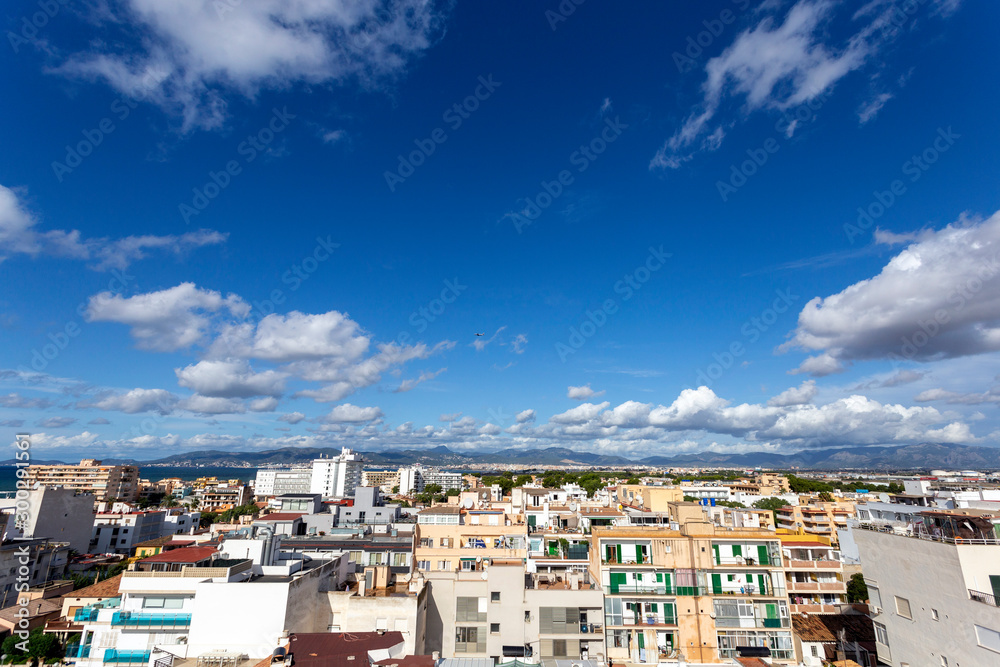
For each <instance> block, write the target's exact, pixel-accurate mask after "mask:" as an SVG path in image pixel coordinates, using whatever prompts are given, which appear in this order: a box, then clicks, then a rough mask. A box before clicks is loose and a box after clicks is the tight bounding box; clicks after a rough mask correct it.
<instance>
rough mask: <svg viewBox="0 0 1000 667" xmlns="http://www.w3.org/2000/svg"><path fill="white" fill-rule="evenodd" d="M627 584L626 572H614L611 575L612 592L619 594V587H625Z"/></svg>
mask: <svg viewBox="0 0 1000 667" xmlns="http://www.w3.org/2000/svg"><path fill="white" fill-rule="evenodd" d="M624 583H625V573H624V572H612V573H611V592H612V593H613V594H614V593H617V592H618V587H619V586H622V585H624Z"/></svg>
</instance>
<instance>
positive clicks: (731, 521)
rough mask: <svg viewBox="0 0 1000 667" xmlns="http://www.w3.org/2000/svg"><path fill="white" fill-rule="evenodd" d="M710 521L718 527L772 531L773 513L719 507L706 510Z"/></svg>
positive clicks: (773, 525) (710, 507) (769, 511)
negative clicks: (710, 518)
mask: <svg viewBox="0 0 1000 667" xmlns="http://www.w3.org/2000/svg"><path fill="white" fill-rule="evenodd" d="M706 509H707V510H708V513H709V516H711V517H712V520H713V521H714V522H715V523H717V524H719V525H720V526H726V527H729V528H763V529H765V530H774V528H775V524H774V512H772V511H771V510H758V509H751V508H742V507H722V506H721V505H715V506H709V507H707V508H706Z"/></svg>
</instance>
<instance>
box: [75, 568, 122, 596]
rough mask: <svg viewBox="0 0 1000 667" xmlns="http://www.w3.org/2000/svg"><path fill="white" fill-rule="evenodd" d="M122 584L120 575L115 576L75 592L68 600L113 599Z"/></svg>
mask: <svg viewBox="0 0 1000 667" xmlns="http://www.w3.org/2000/svg"><path fill="white" fill-rule="evenodd" d="M121 583H122V575H120V574H116V575H115V576H113V577H111V578H110V579H105V580H104V581H98V582H97V583H95V584H91V585H90V586H84V587H83V588H81V589H79V590H75V591H73V592H72V593H70V594H69V595H67V596H66V597H68V598H113V597H117V596H118V587H119V585H120V584H121Z"/></svg>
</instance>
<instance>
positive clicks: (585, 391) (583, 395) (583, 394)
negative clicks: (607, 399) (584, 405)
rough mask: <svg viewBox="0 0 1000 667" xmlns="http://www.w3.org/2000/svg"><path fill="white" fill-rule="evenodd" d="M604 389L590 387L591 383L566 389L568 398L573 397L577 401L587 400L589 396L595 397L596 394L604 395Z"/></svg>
mask: <svg viewBox="0 0 1000 667" xmlns="http://www.w3.org/2000/svg"><path fill="white" fill-rule="evenodd" d="M603 395H604V391H603V390H602V391H594V390H593V389H591V388H590V383H589V382H588V383H587V384H585V385H583V386H582V387H573V386H570V387H569V388H568V389H567V390H566V398H572V399H573V400H575V401H585V400H587V399H588V398H593V397H595V396H603Z"/></svg>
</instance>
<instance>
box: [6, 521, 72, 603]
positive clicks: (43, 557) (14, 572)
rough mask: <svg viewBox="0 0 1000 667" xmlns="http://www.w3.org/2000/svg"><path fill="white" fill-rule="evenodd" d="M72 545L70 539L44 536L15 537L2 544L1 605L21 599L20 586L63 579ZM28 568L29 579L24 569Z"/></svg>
mask: <svg viewBox="0 0 1000 667" xmlns="http://www.w3.org/2000/svg"><path fill="white" fill-rule="evenodd" d="M69 552H70V547H69V544H68V543H66V542H57V541H54V540H48V539H43V538H36V539H23V540H13V541H11V542H4V543H3V544H2V545H0V589H2V590H3V595H2V596H0V608H2V607H7V606H10V605H11V604H13V603H14V601H16V600H17V599H18V590H17V586H18V585H19V584H20V585H23V584H24V583H27V584H28V585H29V586H32V587H34V586H41V585H42V584H44V583H45V582H47V581H51V580H53V579H62V578H64V577H65V575H66V571H67V569H68V567H69ZM25 561H27V562H25ZM24 567H26V568H28V575H27V582H26V581H25V580H24V578H23V576H24V575H22V572H23V570H22V569H21V568H24Z"/></svg>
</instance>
